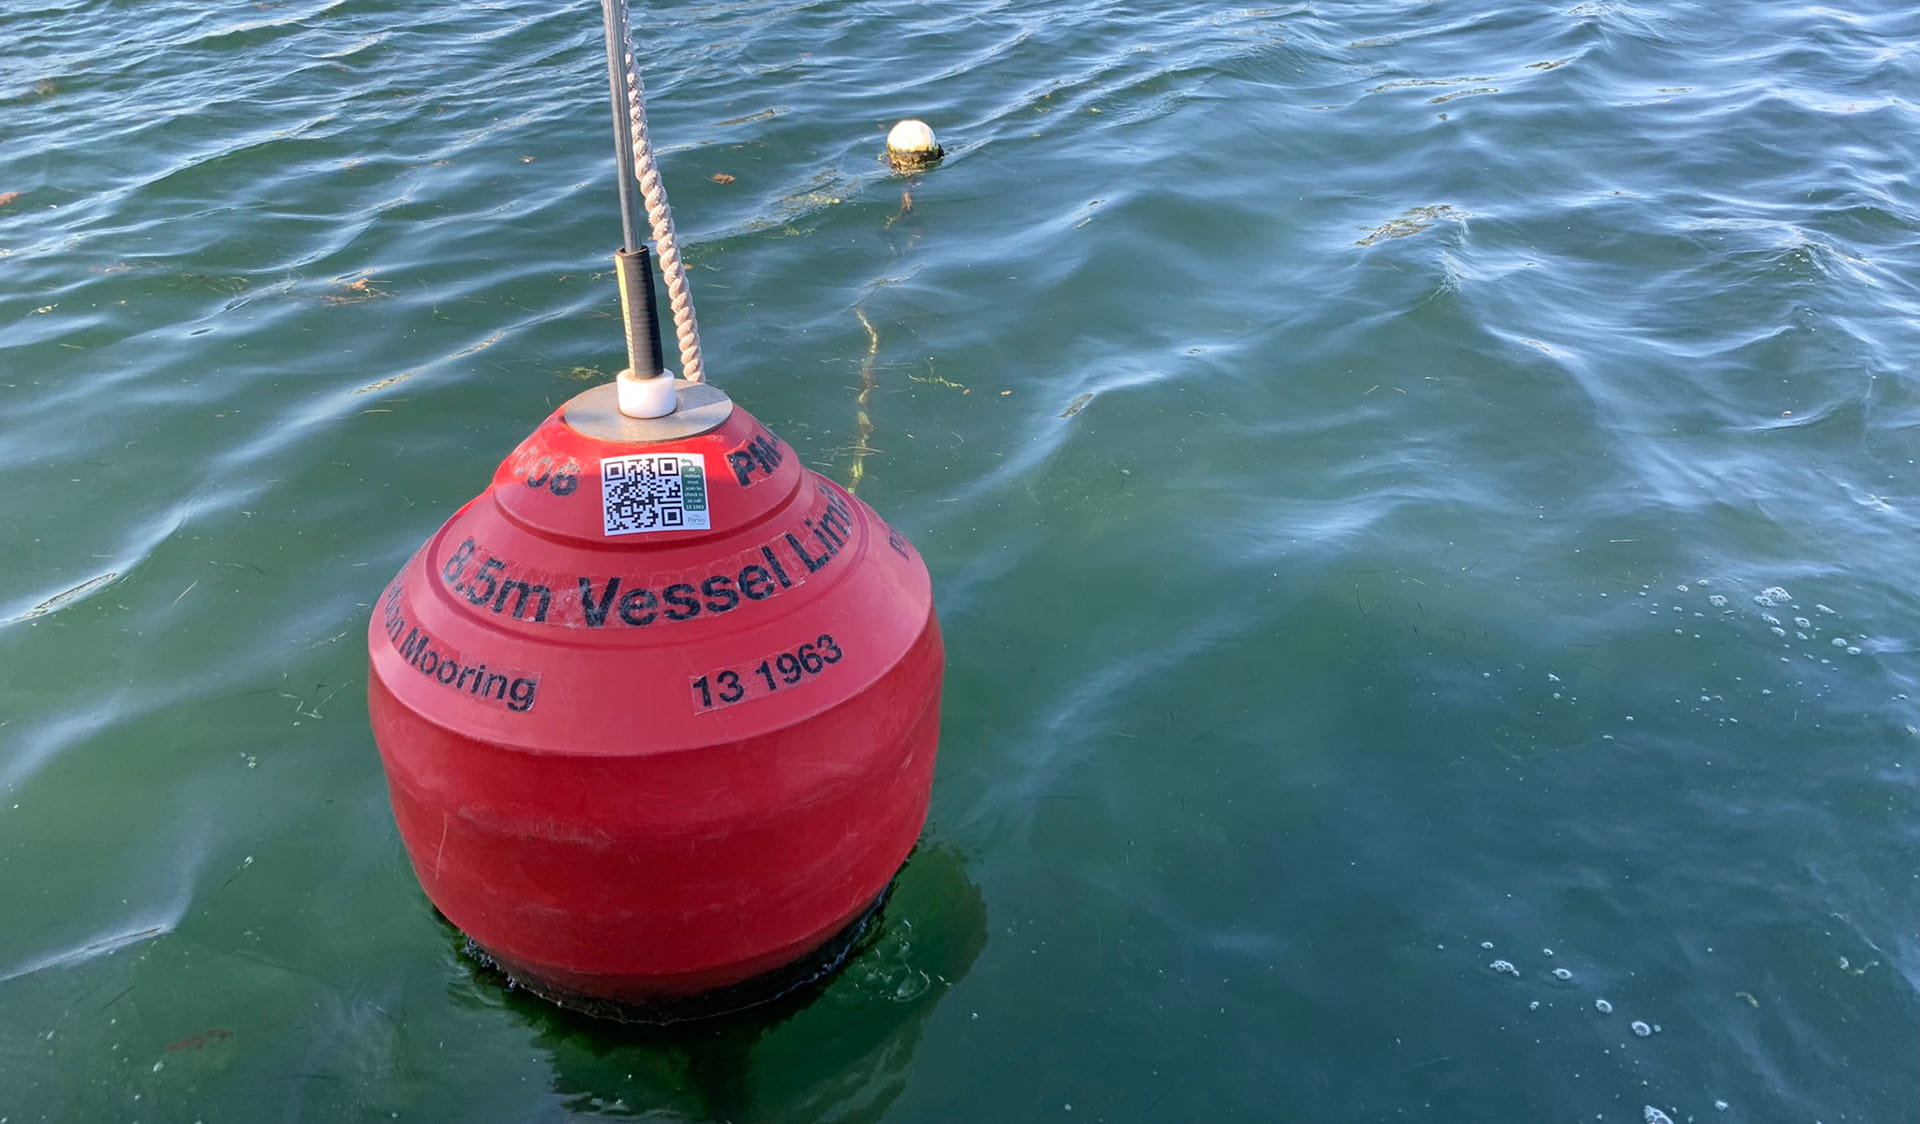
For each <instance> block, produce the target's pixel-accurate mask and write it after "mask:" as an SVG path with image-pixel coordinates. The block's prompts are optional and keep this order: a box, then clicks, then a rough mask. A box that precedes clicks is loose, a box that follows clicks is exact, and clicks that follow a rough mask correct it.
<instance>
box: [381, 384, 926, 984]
mask: <svg viewBox="0 0 1920 1124" xmlns="http://www.w3.org/2000/svg"><path fill="white" fill-rule="evenodd" d="M676 389H677V392H678V396H679V398H678V408H677V409H676V410H675V411H674V412H673V413H672V414H670V415H668V416H666V417H661V418H655V419H650V420H636V419H634V418H631V417H627V416H625V415H623V414H622V413H620V411H619V409H618V408H617V406H616V396H615V392H614V387H613V386H603V387H598V388H596V389H593V390H589V391H587V392H586V393H584V394H582V395H580V396H578V397H576V398H574V399H573V400H572V401H570V402H568V403H567V404H566V405H565V406H563V407H562V408H561V409H559V410H558V411H556V412H555V413H554V414H553V415H552V416H551V417H549V418H548V419H547V420H546V421H545V422H544V423H542V424H541V426H540V427H539V428H538V429H537V430H535V431H534V433H533V435H532V436H530V437H529V438H527V440H526V441H524V442H522V443H521V445H520V447H519V448H517V449H515V450H514V452H513V454H512V455H511V456H509V457H508V458H507V459H506V461H505V462H504V463H502V464H501V466H500V467H499V469H498V470H497V471H496V472H495V473H494V477H493V482H492V484H491V485H490V486H489V487H488V488H487V490H486V491H485V492H483V493H482V494H481V495H480V496H478V497H477V498H476V499H474V500H473V501H471V502H470V503H468V504H467V505H466V506H465V507H463V508H461V509H460V510H459V511H458V512H456V513H455V514H454V516H453V517H452V518H451V519H450V520H448V522H447V523H446V525H445V526H444V527H442V528H441V529H440V531H439V532H438V533H437V534H435V535H434V536H433V537H432V538H431V539H430V540H429V541H428V542H427V543H426V545H425V546H423V547H422V548H421V549H420V551H419V552H418V553H416V554H415V555H414V557H413V558H412V559H411V560H410V561H409V562H408V563H407V564H406V566H405V567H404V568H403V569H402V570H401V572H400V574H399V575H398V576H396V577H395V578H394V580H393V581H392V583H391V584H389V585H388V586H387V588H386V591H385V592H384V594H383V595H382V596H381V598H380V601H379V603H378V605H377V606H376V608H375V610H374V614H373V620H372V624H371V628H370V630H369V632H368V642H369V651H370V654H371V665H372V668H371V675H370V676H369V691H368V694H369V705H370V708H371V712H372V721H373V730H374V736H375V738H376V740H377V741H378V743H379V746H380V752H381V756H382V758H383V760H384V762H385V765H386V770H387V779H388V786H389V791H390V794H391V796H392V800H393V808H394V814H395V817H396V819H397V820H398V823H399V827H400V834H401V836H402V838H403V839H404V841H405V843H406V847H407V851H408V855H409V857H410V858H411V860H412V863H413V868H414V871H415V873H416V874H417V875H418V876H419V879H420V884H421V886H422V887H423V888H424V889H425V890H426V893H427V896H428V897H429V898H430V899H431V900H432V901H433V904H434V905H435V906H436V907H438V908H439V910H440V911H441V912H442V913H443V914H444V915H445V916H446V917H447V919H448V920H450V921H451V922H452V923H453V924H454V925H456V926H458V927H459V928H460V929H461V930H462V931H464V932H465V933H466V934H467V935H468V936H469V937H471V938H472V940H473V941H474V943H475V944H477V945H478V946H479V948H480V949H481V950H482V951H484V952H485V954H486V955H487V956H488V957H490V958H492V959H493V960H494V961H496V962H497V963H498V964H499V965H500V966H501V967H503V968H504V969H505V970H506V971H507V972H508V973H509V974H510V975H512V976H513V977H514V978H515V979H516V980H518V981H519V982H521V983H522V984H524V985H526V986H528V987H529V988H531V989H533V990H535V991H537V992H539V993H541V994H543V995H546V996H548V997H550V998H553V999H556V1000H558V1001H560V1002H563V1003H568V1004H571V1005H575V1006H581V1007H586V1008H589V1009H595V1010H602V1011H610V1012H614V1013H629V1014H637V1015H639V1016H641V1017H653V1016H659V1017H674V1016H676V1015H678V1014H682V1013H686V1012H689V1011H698V1010H701V1009H703V1008H702V1007H701V1006H700V1004H701V1003H702V1002H703V1000H702V997H711V996H713V995H715V994H718V995H720V996H723V997H727V998H726V999H725V1000H724V1002H725V1003H729V1004H732V1005H739V1003H741V1002H745V1001H748V1000H750V999H752V998H757V997H764V992H767V991H777V990H779V989H781V988H783V987H785V986H790V985H791V984H792V983H793V982H797V979H796V975H797V976H798V977H800V978H804V976H805V975H806V974H807V973H808V972H811V971H814V970H816V969H817V968H818V967H819V965H820V963H821V962H822V960H823V959H831V958H832V957H833V956H834V955H837V952H838V949H839V947H840V941H837V940H836V938H839V939H840V940H844V938H845V937H846V936H847V934H849V933H850V932H851V931H852V929H853V928H854V927H855V926H857V924H858V922H859V921H860V920H861V919H862V918H864V917H865V916H866V915H867V913H868V911H869V910H870V909H871V907H873V906H874V905H875V904H876V903H877V902H878V900H879V899H880V898H881V896H882V895H883V894H884V892H885V890H886V888H887V886H888V884H889V882H890V880H891V879H892V878H893V876H894V874H895V872H896V871H897V870H898V869H899V868H900V865H901V864H902V862H903V861H905V859H906V857H907V854H908V852H909V851H910V850H911V849H912V847H913V845H914V842H915V840H916V839H917V837H918V835H919V832H920V829H921V826H922V824H923V822H924V820H925V817H926V811H927V802H928V797H929V793H930V790H931V785H932V778H933V763H934V751H935V743H936V740H937V735H938V727H939V711H940V707H939V699H940V678H941V672H942V669H943V665H944V657H943V654H942V649H941V642H940V631H939V626H938V623H937V621H936V620H935V617H934V613H933V599H932V589H931V583H930V581H929V579H928V575H927V569H926V566H925V564H924V563H923V562H922V561H921V559H920V556H919V555H918V553H917V552H915V550H914V549H913V547H912V546H911V545H909V544H908V543H907V541H906V539H905V538H903V537H902V536H901V535H900V534H898V533H897V532H895V531H894V530H892V529H891V528H889V527H888V526H887V525H886V524H885V523H884V522H882V521H881V519H880V517H879V516H877V515H876V514H874V512H873V511H872V509H870V508H868V507H867V506H866V505H865V504H864V503H862V502H861V501H859V500H858V499H856V498H854V497H853V496H852V495H850V494H848V493H847V492H846V491H845V490H843V489H842V488H840V487H838V486H837V485H835V484H833V483H832V482H830V481H828V480H826V479H824V478H823V477H821V476H819V475H818V474H816V473H814V472H812V471H811V470H809V469H807V468H805V467H804V466H802V465H801V464H800V462H799V459H798V458H797V457H796V456H795V455H794V452H793V450H792V449H791V448H789V447H788V446H787V445H786V444H785V443H783V442H782V441H780V439H779V438H777V437H775V436H773V435H772V434H771V433H769V432H768V431H767V430H766V429H765V428H764V427H762V426H761V425H760V423H759V422H757V421H756V420H754V418H753V417H752V416H751V415H749V414H748V413H747V412H746V411H745V410H742V409H740V408H738V407H736V406H735V405H734V404H733V402H732V401H731V400H730V399H728V398H727V396H726V395H724V394H722V393H721V392H720V391H718V390H716V389H713V388H712V387H711V386H709V385H707V384H705V383H689V382H686V381H684V380H682V381H680V382H678V383H677V384H676ZM796 965H797V966H798V967H797V968H796V967H795V966H796ZM756 988H758V989H759V990H760V991H761V992H762V993H763V994H761V995H755V994H754V991H755V989H756ZM710 1007H711V1004H709V1009H710Z"/></svg>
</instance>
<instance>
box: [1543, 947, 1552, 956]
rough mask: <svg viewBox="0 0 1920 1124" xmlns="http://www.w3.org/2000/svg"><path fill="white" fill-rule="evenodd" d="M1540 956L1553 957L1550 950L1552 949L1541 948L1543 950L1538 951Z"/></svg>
mask: <svg viewBox="0 0 1920 1124" xmlns="http://www.w3.org/2000/svg"><path fill="white" fill-rule="evenodd" d="M1540 955H1542V956H1552V955H1553V950H1552V949H1550V948H1543V949H1541V950H1540Z"/></svg>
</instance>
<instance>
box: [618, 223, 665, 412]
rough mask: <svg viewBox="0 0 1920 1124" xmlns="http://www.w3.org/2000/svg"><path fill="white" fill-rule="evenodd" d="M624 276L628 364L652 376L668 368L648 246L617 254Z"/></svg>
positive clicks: (622, 299)
mask: <svg viewBox="0 0 1920 1124" xmlns="http://www.w3.org/2000/svg"><path fill="white" fill-rule="evenodd" d="M613 260H614V264H615V266H616V272H617V273H618V275H619V278H620V316H621V320H622V321H623V322H624V324H625V326H626V329H627V367H628V368H629V369H630V370H632V371H633V373H634V374H635V375H638V376H639V377H641V378H643V379H650V378H653V377H655V376H657V375H659V374H660V372H661V371H662V370H664V369H665V368H666V360H665V358H664V356H663V354H662V352H661V349H660V314H659V311H658V308H657V306H656V305H655V304H654V296H653V258H652V256H651V255H649V254H648V253H647V248H646V247H645V246H642V247H640V248H639V249H637V250H622V251H620V252H619V253H617V254H615V255H613Z"/></svg>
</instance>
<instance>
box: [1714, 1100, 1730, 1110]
mask: <svg viewBox="0 0 1920 1124" xmlns="http://www.w3.org/2000/svg"><path fill="white" fill-rule="evenodd" d="M1713 1107H1715V1108H1717V1109H1719V1110H1720V1111H1721V1112H1725V1111H1727V1102H1725V1101H1715V1102H1713Z"/></svg>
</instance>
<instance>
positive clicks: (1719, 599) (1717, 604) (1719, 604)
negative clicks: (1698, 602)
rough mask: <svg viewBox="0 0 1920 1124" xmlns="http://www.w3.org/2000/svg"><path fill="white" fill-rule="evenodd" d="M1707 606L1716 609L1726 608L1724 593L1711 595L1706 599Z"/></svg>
mask: <svg viewBox="0 0 1920 1124" xmlns="http://www.w3.org/2000/svg"><path fill="white" fill-rule="evenodd" d="M1707 604H1709V605H1712V606H1713V607H1714V608H1716V609H1724V608H1726V607H1727V596H1726V594H1724V593H1716V594H1713V595H1712V596H1710V597H1708V598H1707Z"/></svg>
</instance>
